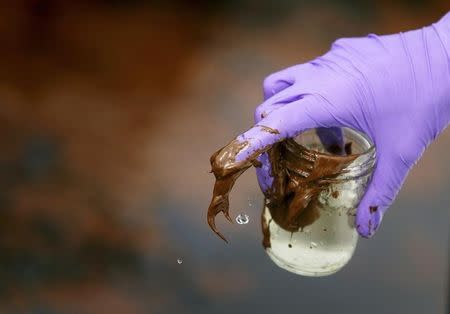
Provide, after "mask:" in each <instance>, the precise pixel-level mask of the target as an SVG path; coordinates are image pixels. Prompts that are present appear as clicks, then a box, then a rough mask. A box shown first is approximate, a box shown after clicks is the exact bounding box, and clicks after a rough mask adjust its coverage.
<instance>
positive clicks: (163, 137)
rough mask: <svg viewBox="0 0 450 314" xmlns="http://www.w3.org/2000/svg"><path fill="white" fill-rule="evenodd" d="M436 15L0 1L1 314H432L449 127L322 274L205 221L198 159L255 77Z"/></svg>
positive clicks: (286, 6)
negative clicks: (294, 267)
mask: <svg viewBox="0 0 450 314" xmlns="http://www.w3.org/2000/svg"><path fill="white" fill-rule="evenodd" d="M448 10H450V4H449V2H448V0H432V1H418V0H416V1H410V0H408V1H406V0H405V1H389V0H379V1H356V0H355V1H351V0H344V1H337V0H336V1H332V0H314V1H313V0H303V1H297V0H279V1H269V0H216V1H206V0H205V1H181V0H180V1H138V0H134V1H119V0H116V1H113V0H109V1H107V0H104V1H98V0H97V1H69V0H66V1H56V0H20V1H1V4H0V57H1V58H0V130H1V131H0V148H1V154H0V187H1V188H0V313H8V314H9V313H13V314H16V313H33V314H38V313H39V314H53V313H58V314H59V313H61V314H71V313H77V314H78V313H80V314H91V313H110V314H121V313H131V314H134V313H136V314H141V313H196V314H200V313H214V314H215V313H233V314H234V313H236V314H237V313H260V314H264V313H306V312H307V313H330V312H337V313H347V314H351V313H365V314H369V313H379V312H382V313H408V314H412V313H447V309H446V308H447V305H446V304H447V302H448V299H449V295H448V290H447V280H448V274H449V269H448V251H449V250H448V248H449V243H448V238H449V228H448V226H449V218H450V217H449V212H450V211H449V208H450V206H449V204H450V194H449V193H448V192H449V187H450V168H449V167H448V160H449V156H450V130H449V129H447V130H446V131H445V132H444V133H443V134H442V135H441V137H440V138H439V139H438V140H437V141H436V142H435V143H434V144H433V145H432V146H431V147H430V149H429V150H428V151H427V152H426V153H425V155H424V157H423V158H422V160H421V161H420V162H419V164H418V165H417V167H416V168H415V169H414V170H413V171H412V173H411V175H410V176H409V178H408V180H407V182H406V184H405V186H404V188H403V190H402V191H401V193H400V195H399V197H398V199H397V201H396V202H395V204H394V205H393V206H392V208H391V210H390V211H389V213H388V214H387V215H386V216H385V219H384V223H383V225H382V227H381V229H380V231H379V232H378V234H377V235H376V236H375V237H374V238H373V239H371V240H364V239H361V240H360V242H359V246H358V248H357V251H356V254H355V256H354V257H353V259H352V260H351V262H350V263H349V264H348V265H347V266H346V267H345V268H344V269H343V270H342V271H340V272H339V273H337V274H336V275H334V276H331V277H325V278H306V277H300V276H296V275H293V274H290V273H288V272H286V271H284V270H281V269H279V268H277V267H276V266H275V264H273V263H272V262H271V260H270V259H269V258H268V257H267V256H266V254H265V252H264V250H263V248H262V245H261V240H262V234H261V230H260V211H261V202H262V198H261V193H260V192H259V190H258V186H257V183H256V179H255V175H254V173H253V171H249V173H247V174H246V175H245V176H244V177H243V178H242V179H241V180H240V181H239V183H238V186H237V187H236V189H235V190H234V193H233V194H232V199H231V201H232V204H231V211H232V214H233V215H237V214H239V213H241V212H243V213H247V214H248V215H249V216H250V223H249V224H247V225H241V226H240V225H237V224H235V225H228V224H227V223H226V221H225V220H224V219H223V218H219V220H218V225H219V228H220V229H221V230H222V231H223V232H224V233H225V235H226V236H227V237H228V238H229V240H230V242H231V243H230V244H229V245H226V244H224V243H223V242H222V241H221V240H220V239H219V238H217V237H216V236H215V235H214V234H213V233H212V232H211V231H210V230H209V228H208V226H207V224H206V221H205V217H206V216H205V215H206V209H207V206H208V204H209V201H210V197H211V191H212V186H213V176H212V175H211V174H209V173H208V171H209V170H210V166H209V156H210V154H211V153H212V152H214V151H215V150H216V149H218V148H219V147H221V146H223V145H224V144H225V143H227V142H228V141H229V140H230V139H232V138H233V137H234V136H236V135H237V134H239V133H240V132H242V131H243V130H245V129H247V128H248V127H250V126H251V124H252V112H253V109H254V108H255V107H256V106H257V105H258V104H259V103H260V102H261V101H262V88H261V85H262V81H263V79H264V77H265V76H267V75H268V74H270V73H272V72H274V71H277V70H279V69H281V68H284V67H287V66H290V65H293V64H297V63H301V62H305V61H308V60H309V59H311V58H314V57H315V56H317V55H319V54H322V53H325V52H326V51H327V50H328V48H329V46H330V44H331V42H332V41H333V40H335V39H337V38H339V37H344V36H363V35H366V34H368V33H371V32H374V33H378V34H385V33H393V32H399V31H405V30H408V29H412V28H418V27H421V26H424V25H427V24H430V23H432V22H435V21H437V20H438V19H439V18H440V17H441V16H442V15H444V14H445V13H446V12H447V11H448Z"/></svg>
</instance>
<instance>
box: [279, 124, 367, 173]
mask: <svg viewBox="0 0 450 314" xmlns="http://www.w3.org/2000/svg"><path fill="white" fill-rule="evenodd" d="M342 132H343V139H344V144H349V143H351V144H350V145H351V147H352V152H351V153H350V154H346V155H336V154H331V153H328V152H326V151H325V147H324V146H323V144H322V143H321V141H320V138H319V137H318V136H317V134H316V132H315V129H310V130H306V131H305V132H303V133H301V134H300V135H298V136H297V137H295V138H291V139H288V140H286V144H287V145H286V147H287V149H289V150H291V152H296V151H301V150H306V151H309V152H310V153H313V154H315V155H316V156H324V157H332V158H337V159H340V158H342V159H343V160H344V159H347V158H348V157H351V156H353V157H354V158H355V159H354V160H353V162H351V163H350V164H349V165H348V166H346V167H345V168H344V169H343V170H342V171H341V174H340V175H339V176H338V177H336V179H339V180H345V179H354V178H357V177H360V176H363V175H366V174H367V173H369V172H371V171H372V168H373V166H374V164H375V161H376V148H375V145H374V144H373V142H372V140H371V139H370V138H369V137H368V136H367V135H366V134H364V133H362V132H359V131H356V130H354V129H351V128H348V127H343V128H342ZM314 147H319V149H321V150H322V151H319V150H318V149H317V148H314Z"/></svg>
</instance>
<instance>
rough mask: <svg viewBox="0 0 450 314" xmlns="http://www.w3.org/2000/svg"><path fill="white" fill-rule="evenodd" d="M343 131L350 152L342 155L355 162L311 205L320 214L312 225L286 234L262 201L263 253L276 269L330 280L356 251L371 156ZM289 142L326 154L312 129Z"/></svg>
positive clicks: (367, 146) (369, 148) (355, 135)
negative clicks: (357, 220)
mask: <svg viewBox="0 0 450 314" xmlns="http://www.w3.org/2000/svg"><path fill="white" fill-rule="evenodd" d="M342 131H343V138H344V144H346V145H347V148H350V147H351V152H349V151H348V152H347V153H348V154H350V155H354V156H355V159H353V161H352V162H351V163H350V164H348V165H347V166H346V167H345V168H344V169H343V170H342V171H340V172H339V175H338V176H336V177H335V178H333V180H331V183H330V184H328V185H327V186H326V187H325V188H324V189H322V190H321V192H320V193H319V195H318V198H317V202H316V203H317V209H318V211H319V215H318V218H317V219H316V220H315V221H314V222H313V223H311V224H310V225H307V226H305V227H303V228H300V229H299V230H298V231H295V232H291V231H288V230H285V229H283V228H282V227H280V225H278V224H277V223H276V222H275V221H274V220H273V219H272V216H271V213H270V210H269V208H268V207H267V200H266V201H265V206H264V210H263V214H262V219H263V226H264V224H266V228H267V230H266V231H265V232H266V236H267V237H268V240H269V242H270V245H268V246H267V247H266V252H267V254H268V255H269V256H270V258H271V259H272V260H273V261H274V262H275V264H277V265H278V266H279V267H281V268H283V269H285V270H288V271H290V272H293V273H296V274H299V275H304V276H326V275H331V274H333V273H335V272H337V271H338V270H340V269H341V268H342V267H344V265H345V264H347V263H348V262H349V260H350V259H351V257H352V256H353V253H354V251H355V248H356V245H357V242H358V233H357V231H356V228H355V217H356V208H357V206H358V204H359V202H360V201H361V198H362V197H363V195H364V192H365V189H366V187H367V185H368V182H369V180H370V177H371V175H372V170H373V167H374V164H375V157H376V152H375V147H374V145H373V143H372V142H371V141H370V139H369V138H368V137H367V136H365V135H364V134H362V133H360V132H357V131H355V130H352V129H350V128H343V129H342ZM294 140H295V142H296V143H298V144H300V145H301V146H303V147H304V148H306V149H308V150H310V151H313V152H314V153H316V154H328V153H327V152H326V149H325V147H324V145H323V144H322V141H321V140H320V138H319V136H318V135H317V132H316V130H314V129H312V130H308V131H306V132H304V133H302V134H301V135H299V136H298V137H297V138H295V139H294ZM349 143H351V144H349ZM343 158H344V157H343ZM263 232H264V230H263ZM267 232H268V233H269V234H267Z"/></svg>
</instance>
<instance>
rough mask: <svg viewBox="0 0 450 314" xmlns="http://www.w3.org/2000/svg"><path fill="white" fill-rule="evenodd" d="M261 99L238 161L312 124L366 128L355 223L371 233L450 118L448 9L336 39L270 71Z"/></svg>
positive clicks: (267, 171) (267, 178)
mask: <svg viewBox="0 0 450 314" xmlns="http://www.w3.org/2000/svg"><path fill="white" fill-rule="evenodd" d="M264 98H265V101H264V103H262V104H261V105H260V106H259V107H258V108H257V109H256V112H255V122H256V125H255V127H253V128H252V129H250V130H248V131H247V132H245V133H243V134H242V135H240V136H238V137H237V140H238V141H240V142H244V141H248V145H245V146H244V147H243V148H242V150H240V151H239V152H238V153H237V155H236V158H235V163H242V162H243V161H245V160H246V159H250V158H252V157H253V158H254V156H255V155H254V154H255V153H256V152H257V151H260V152H261V151H265V150H267V148H269V147H270V146H271V145H272V144H274V143H276V142H278V141H280V140H283V139H285V138H288V137H295V136H296V135H298V134H299V133H301V132H302V131H305V130H307V129H311V128H318V127H324V128H331V127H343V126H346V127H350V128H353V129H355V130H359V131H361V132H363V133H365V134H367V135H368V136H369V137H370V138H371V139H372V141H373V142H374V143H375V146H376V149H377V164H376V168H375V172H374V175H373V178H372V181H371V183H370V185H369V187H368V189H367V191H366V194H365V195H364V198H363V199H362V201H361V203H360V204H359V207H358V212H357V217H356V224H357V226H358V232H359V234H360V235H361V236H363V237H371V236H372V235H373V234H374V232H375V231H376V230H377V228H378V227H379V225H380V222H381V219H382V217H383V214H384V213H385V211H386V209H387V208H388V207H389V206H390V205H391V203H392V202H393V200H394V199H395V197H396V195H397V193H398V191H399V189H400V187H401V185H402V184H403V181H404V180H405V178H406V176H407V174H408V172H409V170H410V169H411V167H412V166H413V165H414V164H415V163H416V162H417V160H418V159H419V158H420V156H421V155H422V153H423V152H424V150H425V148H426V147H427V146H428V145H429V144H430V143H431V142H432V141H433V140H434V139H435V138H436V137H437V136H438V134H439V133H440V132H442V130H443V129H444V128H445V127H446V126H447V125H448V123H449V121H450V13H449V14H447V15H446V16H445V17H444V18H442V19H441V20H440V21H439V22H438V23H436V24H433V25H431V26H429V27H424V28H422V29H419V30H414V31H409V32H406V33H399V34H395V35H387V36H377V35H373V34H371V35H368V36H367V37H363V38H344V39H339V40H337V41H336V42H334V44H333V45H332V48H331V50H330V51H329V52H328V53H326V54H325V55H323V56H321V57H318V58H317V59H315V60H313V61H311V62H308V63H305V64H300V65H296V66H293V67H290V68H288V69H285V70H282V71H280V72H277V73H274V74H272V75H270V76H269V77H267V78H266V79H265V81H264ZM264 127H269V128H272V129H276V130H278V131H279V134H277V133H276V132H267V131H266V130H264ZM258 160H259V161H260V162H261V163H262V167H260V168H258V169H257V176H258V180H259V184H260V186H261V189H262V190H263V191H266V190H267V189H268V188H269V187H270V186H271V184H272V182H273V178H272V177H271V165H270V163H269V162H268V156H267V154H266V153H263V154H262V155H261V156H260V157H258ZM231 167H232V165H231ZM369 220H371V221H372V223H370V224H369Z"/></svg>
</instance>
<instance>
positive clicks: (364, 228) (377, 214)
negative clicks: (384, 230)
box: [356, 205, 385, 239]
mask: <svg viewBox="0 0 450 314" xmlns="http://www.w3.org/2000/svg"><path fill="white" fill-rule="evenodd" d="M384 209H385V208H383V207H381V206H378V205H369V206H367V205H362V206H360V208H359V209H358V214H357V215H356V230H357V231H358V233H359V235H360V236H361V237H363V238H367V239H369V238H371V237H373V235H374V234H375V232H376V231H377V230H378V228H379V227H380V225H381V221H382V220H383V212H384Z"/></svg>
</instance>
